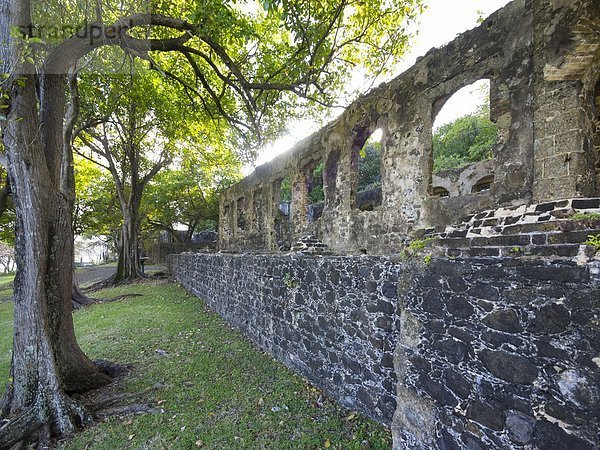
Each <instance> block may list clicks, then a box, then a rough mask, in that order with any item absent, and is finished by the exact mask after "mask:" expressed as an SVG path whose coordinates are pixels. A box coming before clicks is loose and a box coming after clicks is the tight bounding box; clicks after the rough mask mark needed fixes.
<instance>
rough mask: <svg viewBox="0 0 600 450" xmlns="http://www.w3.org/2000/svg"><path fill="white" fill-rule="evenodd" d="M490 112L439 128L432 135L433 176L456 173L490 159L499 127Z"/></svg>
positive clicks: (481, 112)
mask: <svg viewBox="0 0 600 450" xmlns="http://www.w3.org/2000/svg"><path fill="white" fill-rule="evenodd" d="M489 116H490V115H489V108H482V109H480V111H479V112H477V113H476V114H473V115H468V116H463V117H459V118H458V119H456V120H454V121H453V122H450V123H447V124H445V125H442V126H441V127H440V128H439V129H438V130H437V131H436V132H435V133H434V135H433V172H434V173H438V172H441V171H444V170H447V169H456V168H460V167H464V166H466V165H469V164H472V163H475V162H478V161H483V160H486V159H490V158H492V157H493V154H492V149H493V147H494V145H495V144H496V142H497V141H498V127H497V126H496V124H495V123H494V122H492V121H491V120H490V119H489Z"/></svg>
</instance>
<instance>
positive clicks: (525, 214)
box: [425, 198, 600, 262]
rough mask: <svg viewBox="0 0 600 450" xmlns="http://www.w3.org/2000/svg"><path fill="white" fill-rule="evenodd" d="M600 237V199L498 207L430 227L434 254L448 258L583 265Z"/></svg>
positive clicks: (427, 235) (594, 252) (579, 199)
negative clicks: (530, 259)
mask: <svg viewBox="0 0 600 450" xmlns="http://www.w3.org/2000/svg"><path fill="white" fill-rule="evenodd" d="M598 234H600V198H577V199H568V200H558V201H553V202H548V203H541V204H537V205H529V206H519V207H509V208H499V209H496V210H489V211H484V212H481V213H479V214H476V215H474V216H471V217H467V218H465V219H464V220H463V222H462V223H460V224H459V225H454V226H447V227H446V228H445V229H444V230H442V231H441V232H440V230H435V229H429V230H426V231H425V237H434V238H436V240H435V243H434V244H433V247H434V248H435V249H436V253H440V254H442V255H445V256H447V257H451V258H459V257H465V258H467V257H468V258H472V257H528V256H529V257H551V258H560V259H573V260H576V261H581V262H584V261H586V260H588V259H589V258H592V257H594V255H595V254H596V250H597V249H596V247H594V246H591V245H586V244H585V242H586V241H588V240H589V236H590V235H598Z"/></svg>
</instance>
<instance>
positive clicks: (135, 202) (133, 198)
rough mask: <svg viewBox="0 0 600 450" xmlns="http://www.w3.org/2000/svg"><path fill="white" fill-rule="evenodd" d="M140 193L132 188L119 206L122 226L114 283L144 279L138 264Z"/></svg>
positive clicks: (134, 187) (135, 187)
mask: <svg viewBox="0 0 600 450" xmlns="http://www.w3.org/2000/svg"><path fill="white" fill-rule="evenodd" d="M141 198H142V192H141V189H140V187H139V186H132V192H131V195H130V196H129V199H128V201H127V203H126V204H124V205H121V210H122V212H123V225H122V226H121V242H120V248H119V259H118V262H117V273H116V274H115V276H114V279H113V281H114V283H124V282H130V281H134V280H137V279H140V278H142V277H144V274H143V272H142V267H141V264H140V248H139V232H140V203H141Z"/></svg>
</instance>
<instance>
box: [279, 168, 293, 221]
mask: <svg viewBox="0 0 600 450" xmlns="http://www.w3.org/2000/svg"><path fill="white" fill-rule="evenodd" d="M291 201H292V181H291V177H290V176H289V175H288V176H286V177H285V178H283V179H282V180H281V181H280V182H279V211H281V212H282V213H283V214H285V215H286V216H288V217H289V215H290V204H291Z"/></svg>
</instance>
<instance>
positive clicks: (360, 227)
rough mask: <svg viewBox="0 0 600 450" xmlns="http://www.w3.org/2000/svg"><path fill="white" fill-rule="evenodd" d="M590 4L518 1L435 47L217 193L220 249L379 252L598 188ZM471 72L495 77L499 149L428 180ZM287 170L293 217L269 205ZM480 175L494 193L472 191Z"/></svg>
mask: <svg viewBox="0 0 600 450" xmlns="http://www.w3.org/2000/svg"><path fill="white" fill-rule="evenodd" d="M599 10H600V4H599V3H598V2H597V1H596V0H579V1H577V0H574V1H568V2H557V1H550V0H515V1H513V2H512V3H510V4H509V5H508V6H506V7H505V8H503V9H501V10H499V11H498V12H496V13H495V14H493V15H492V16H490V17H489V18H488V19H487V20H486V21H485V22H483V23H482V24H481V26H479V27H477V28H475V29H473V30H470V31H467V32H466V33H464V34H462V35H460V36H459V37H458V38H456V39H455V40H454V41H452V42H451V43H449V44H447V45H446V46H445V47H443V48H440V49H433V50H431V51H430V52H429V53H427V55H425V56H424V57H423V58H421V59H420V60H419V61H418V62H417V63H416V64H415V65H414V66H413V67H411V68H410V69H408V70H407V71H406V72H404V73H403V74H402V75H400V76H399V77H397V78H395V79H394V80H392V81H390V82H389V83H386V84H383V85H381V86H379V87H378V88H376V89H374V90H373V91H371V92H370V93H368V94H367V95H365V96H363V97H361V98H359V99H358V100H356V101H355V102H354V103H353V104H352V105H351V106H350V107H349V108H348V109H347V110H346V111H345V112H344V113H343V114H342V115H341V116H340V117H339V118H338V119H336V120H334V121H333V122H332V123H330V124H329V125H327V126H326V127H324V128H323V129H321V130H320V131H318V132H317V133H315V134H314V135H312V136H310V137H309V138H307V139H305V140H304V141H302V142H300V143H299V144H297V145H296V146H295V147H294V148H293V149H292V150H291V151H289V152H287V153H285V154H283V155H281V156H280V157H278V158H276V159H275V160H273V161H272V162H270V163H268V164H265V165H263V166H260V167H258V168H257V169H256V171H255V172H254V173H253V174H252V175H250V176H249V177H247V178H245V179H244V180H242V181H241V182H240V183H239V184H237V185H235V186H233V187H232V188H230V189H229V190H228V191H227V192H226V193H225V194H224V195H223V196H222V198H221V207H220V208H221V210H220V212H221V224H220V236H219V244H220V248H221V249H222V250H227V251H241V250H261V251H275V250H278V249H279V248H286V249H289V248H290V246H291V245H292V243H294V242H296V241H297V240H298V239H299V238H300V237H301V236H304V235H309V234H310V235H314V236H316V237H317V238H318V239H319V240H321V241H322V242H323V243H324V244H326V245H327V246H328V247H329V248H331V249H332V250H333V251H334V252H336V253H360V252H362V253H364V252H367V253H369V254H385V253H389V252H394V251H397V250H398V249H399V248H400V247H401V246H402V245H403V243H404V242H405V240H406V237H407V236H408V235H409V234H410V233H411V232H412V230H414V229H415V228H428V227H433V226H445V225H448V224H452V223H455V222H458V221H460V219H461V218H462V217H463V216H465V215H468V214H473V213H476V212H479V211H482V210H486V209H493V208H496V207H497V206H498V205H505V206H511V205H519V204H529V203H536V202H540V201H546V200H551V199H559V198H570V197H577V196H583V197H585V196H595V195H597V194H600V191H599V187H598V184H599V182H598V177H597V176H596V171H597V167H598V166H599V164H598V161H599V158H598V148H599V144H598V139H599V138H598V132H597V124H598V118H599V116H600V114H599V113H598V110H599V109H600V108H599V107H598V105H597V102H596V100H595V99H596V98H597V97H598V96H599V94H600V89H599V88H598V80H599V74H600V70H599V67H600V64H599V62H600V39H599V38H598V29H599V28H600V11H599ZM480 79H489V80H490V83H491V94H490V116H491V119H492V121H494V122H495V123H496V124H497V126H498V128H499V131H500V138H499V141H498V143H497V144H496V146H495V147H494V150H493V153H494V159H493V160H492V161H490V162H486V163H483V164H482V163H479V164H478V165H477V166H476V167H470V168H466V169H465V170H464V171H463V172H462V173H461V174H458V175H457V174H449V175H448V176H447V177H441V178H440V177H434V176H432V124H433V121H434V119H435V116H436V115H437V113H438V112H439V111H440V109H441V108H442V106H443V105H444V103H445V102H446V101H447V100H448V98H449V97H450V96H451V95H452V94H453V93H455V92H456V91H457V90H459V89H460V88H461V87H463V86H466V85H468V84H471V83H473V82H475V81H477V80H480ZM376 129H381V130H382V131H383V138H382V148H383V154H382V167H381V169H382V189H381V191H382V192H381V202H380V203H381V204H380V205H379V206H376V207H375V208H373V210H372V211H368V210H367V211H364V210H361V209H360V208H357V207H356V206H357V200H356V195H357V192H356V190H357V188H356V186H357V173H356V172H357V159H358V151H359V149H360V148H361V147H362V145H363V144H364V143H365V141H366V140H367V139H368V137H369V135H370V134H371V133H372V132H373V131H375V130H376ZM319 162H323V163H324V165H325V170H324V171H323V185H324V191H325V203H324V208H323V210H322V214H321V215H320V217H319V218H317V219H316V220H313V217H309V203H310V202H309V200H308V189H309V183H310V178H311V176H312V170H313V169H314V168H315V167H316V165H317V164H318V163H319ZM285 177H289V178H290V179H291V187H292V204H291V213H290V214H289V215H288V216H286V215H284V214H282V213H281V211H280V210H279V207H278V206H279V201H280V198H279V195H280V194H279V188H280V184H281V181H282V180H283V179H284V178H285ZM486 177H488V178H489V180H488V183H487V184H488V186H484V187H489V188H490V189H480V190H478V189H473V188H474V187H475V185H477V184H478V183H479V182H482V181H485V180H484V179H485V178H486ZM490 182H491V183H490ZM484 184H485V183H484ZM445 191H447V192H448V193H449V194H450V196H445V195H446V192H445ZM439 194H442V195H444V196H440V195H439ZM240 219H242V220H240Z"/></svg>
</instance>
